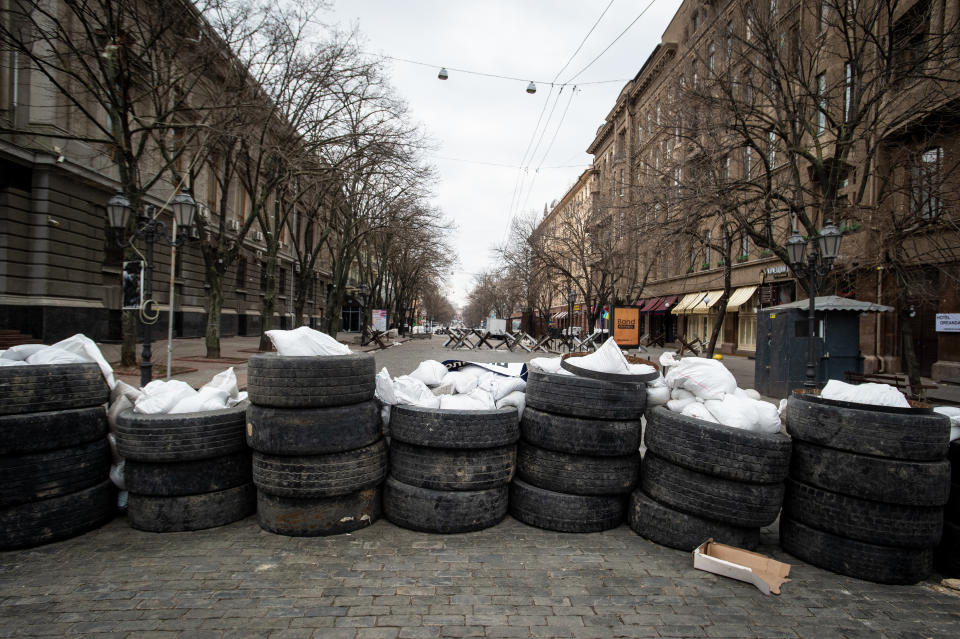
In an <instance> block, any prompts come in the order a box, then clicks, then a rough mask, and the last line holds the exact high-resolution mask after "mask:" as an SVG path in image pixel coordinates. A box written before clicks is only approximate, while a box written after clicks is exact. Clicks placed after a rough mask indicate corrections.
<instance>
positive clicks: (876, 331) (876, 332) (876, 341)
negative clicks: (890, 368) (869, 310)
mask: <svg viewBox="0 0 960 639" xmlns="http://www.w3.org/2000/svg"><path fill="white" fill-rule="evenodd" d="M882 295H883V265H882V264H881V265H880V266H878V267H877V304H883V301H882V300H881V296H882ZM874 315H875V316H876V319H875V320H874V328H873V355H874V357H876V358H877V372H878V373H882V372H883V369H884V363H883V358H882V357H880V313H874Z"/></svg>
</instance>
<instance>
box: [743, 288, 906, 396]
mask: <svg viewBox="0 0 960 639" xmlns="http://www.w3.org/2000/svg"><path fill="white" fill-rule="evenodd" d="M809 307H810V306H809V300H800V301H797V302H791V303H789V304H781V305H780V306H771V307H768V308H765V309H762V310H761V311H759V313H758V314H757V355H756V360H755V361H754V378H755V379H754V384H755V385H756V388H757V390H758V391H759V392H760V394H761V395H766V396H767V397H789V396H790V392H791V391H793V390H795V389H797V388H802V387H803V383H804V382H805V381H806V379H807V345H808V343H809V340H810V339H811V338H810V336H809V335H810V328H809V324H808V317H807V310H808V309H809ZM892 310H893V308H892V307H890V306H883V305H881V304H874V303H872V302H861V301H859V300H852V299H847V298H845V297H837V296H836V295H827V296H823V297H817V298H816V303H815V305H814V312H815V313H816V318H817V319H816V336H815V337H814V338H813V339H814V340H815V341H814V344H813V357H814V363H815V364H816V367H817V382H818V384H819V385H820V386H822V385H823V384H824V383H826V381H827V380H828V379H839V380H843V379H844V373H846V372H847V371H853V372H857V373H862V372H863V355H861V354H860V314H861V313H881V312H888V311H892Z"/></svg>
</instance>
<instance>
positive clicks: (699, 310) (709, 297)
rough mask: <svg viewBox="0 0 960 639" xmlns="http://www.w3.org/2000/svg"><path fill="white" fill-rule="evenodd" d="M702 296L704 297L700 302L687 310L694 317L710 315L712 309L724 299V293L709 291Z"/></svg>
mask: <svg viewBox="0 0 960 639" xmlns="http://www.w3.org/2000/svg"><path fill="white" fill-rule="evenodd" d="M701 295H703V297H701V298H700V301H699V302H697V303H696V304H694V305H693V306H691V307H689V308H687V313H692V314H694V315H705V314H707V313H709V312H710V309H711V308H713V307H714V306H716V305H717V302H719V301H720V298H721V297H723V291H722V290H720V291H707V292H706V293H702V294H701Z"/></svg>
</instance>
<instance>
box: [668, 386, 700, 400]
mask: <svg viewBox="0 0 960 639" xmlns="http://www.w3.org/2000/svg"><path fill="white" fill-rule="evenodd" d="M695 398H696V395H694V394H693V393H691V392H690V391H688V390H685V389H683V388H674V389H673V390H672V391H670V399H695Z"/></svg>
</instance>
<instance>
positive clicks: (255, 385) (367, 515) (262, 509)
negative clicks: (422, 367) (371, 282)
mask: <svg viewBox="0 0 960 639" xmlns="http://www.w3.org/2000/svg"><path fill="white" fill-rule="evenodd" d="M374 390H375V378H374V361H373V356H372V355H370V354H369V353H359V354H351V355H334V356H316V357H313V356H311V357H294V356H281V355H277V354H272V353H265V354H257V355H254V356H252V357H251V358H250V360H249V363H248V367H247V392H248V394H249V397H250V402H251V404H250V408H249V409H248V410H247V443H248V444H249V446H250V448H252V449H253V450H254V453H253V482H254V484H255V485H256V488H257V497H256V499H257V519H258V521H259V523H260V527H261V528H263V529H264V530H267V531H269V532H273V533H277V534H280V535H289V536H294V537H311V536H319V535H334V534H339V533H346V532H350V531H352V530H357V529H359V528H363V527H365V526H369V525H370V524H372V523H373V522H374V521H376V520H377V519H378V518H379V517H380V512H381V484H382V483H383V479H384V477H385V476H386V472H387V446H386V441H385V440H384V438H383V428H382V423H381V420H380V411H379V408H378V406H377V403H376V402H375V401H374V399H373V395H374Z"/></svg>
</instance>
